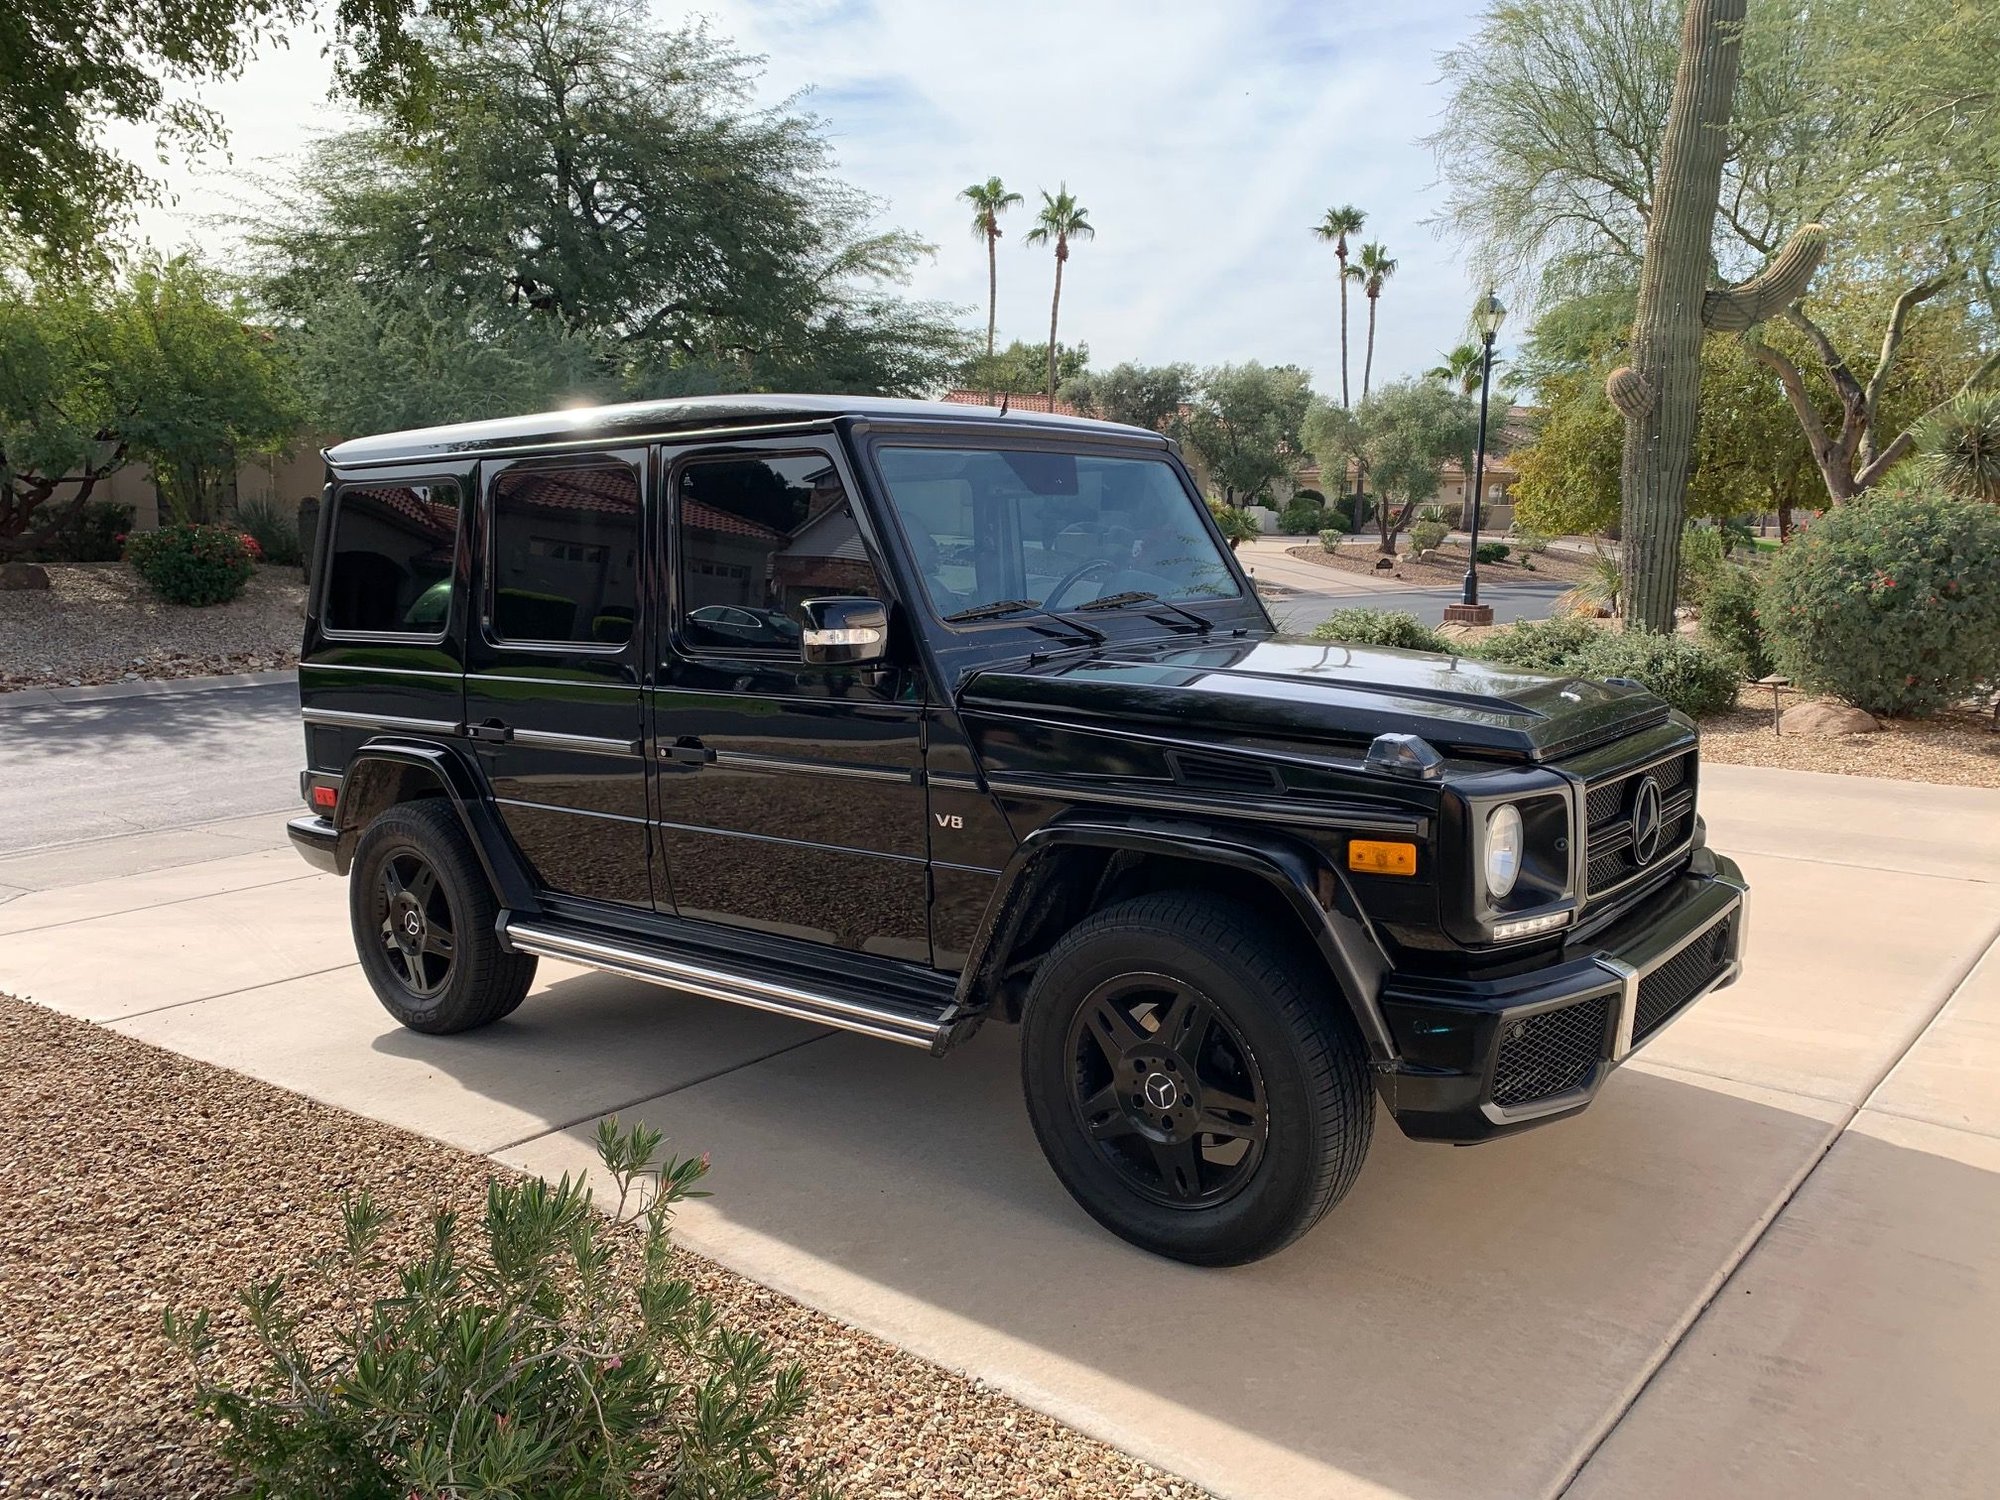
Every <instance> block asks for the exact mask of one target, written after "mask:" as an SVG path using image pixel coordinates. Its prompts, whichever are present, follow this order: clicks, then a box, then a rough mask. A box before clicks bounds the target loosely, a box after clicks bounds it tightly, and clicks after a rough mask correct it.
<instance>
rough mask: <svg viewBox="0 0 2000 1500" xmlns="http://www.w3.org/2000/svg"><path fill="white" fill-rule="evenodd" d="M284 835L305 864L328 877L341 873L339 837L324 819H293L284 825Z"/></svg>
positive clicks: (331, 825)
mask: <svg viewBox="0 0 2000 1500" xmlns="http://www.w3.org/2000/svg"><path fill="white" fill-rule="evenodd" d="M285 834H286V836H287V837H289V838H290V839H291V841H292V847H293V848H294V849H296V850H298V851H299V854H300V855H301V856H302V857H303V858H304V859H305V862H306V863H307V864H309V865H311V866H313V868H315V869H319V870H324V871H326V872H327V873H328V874H329V875H338V874H340V873H341V869H340V861H339V857H338V853H337V851H338V849H339V847H340V835H339V834H338V833H337V832H335V831H334V827H333V824H331V823H329V822H328V821H327V820H326V819H325V818H314V817H305V818H293V819H292V820H291V822H289V823H287V824H286V825H285Z"/></svg>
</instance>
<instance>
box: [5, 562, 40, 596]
mask: <svg viewBox="0 0 2000 1500" xmlns="http://www.w3.org/2000/svg"><path fill="white" fill-rule="evenodd" d="M48 586H49V570H48V569H47V568H44V567H41V566H39V565H38V564H36V563H24V562H10V563H0V589H9V590H13V589H45V588H47V587H48Z"/></svg>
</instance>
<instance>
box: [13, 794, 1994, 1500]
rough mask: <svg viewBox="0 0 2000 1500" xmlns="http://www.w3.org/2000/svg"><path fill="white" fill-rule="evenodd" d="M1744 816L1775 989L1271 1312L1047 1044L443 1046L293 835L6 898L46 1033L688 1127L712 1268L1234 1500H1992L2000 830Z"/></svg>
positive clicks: (152, 849) (546, 967)
mask: <svg viewBox="0 0 2000 1500" xmlns="http://www.w3.org/2000/svg"><path fill="white" fill-rule="evenodd" d="M1704 774H1705V777H1706V779H1707V786H1706V789H1705V791H1704V811H1705V813H1706V815H1707V818H1708V822H1709V826H1710V835H1711V838H1712V839H1713V841H1714V842H1715V843H1716V844H1717V845H1718V846H1719V847H1721V848H1724V849H1726V850H1728V851H1729V852H1731V853H1732V854H1735V855H1737V856H1739V857H1740V858H1741V860H1742V863H1743V865H1744V867H1745V869H1746V871H1747V872H1748V874H1749V875H1750V878H1751V880H1752V882H1753V884H1754V886H1755V891H1754V894H1753V898H1752V908H1751V909H1752V919H1751V941H1750V953H1749V965H1750V966H1749V973H1748V975H1747V976H1746V978H1745V979H1744V980H1743V981H1742V982H1741V983H1740V984H1738V985H1737V986H1735V987H1734V988H1732V989H1729V990H1726V991H1723V992H1721V993H1719V994H1717V995H1714V996H1711V997H1710V998H1709V999H1707V1000H1706V1001H1704V1002H1703V1003H1702V1004H1701V1005H1700V1006H1699V1007H1697V1008H1696V1010H1695V1011H1694V1012H1692V1013H1691V1014H1690V1015H1689V1016H1687V1017H1686V1018H1685V1019H1683V1020H1682V1021H1680V1022H1678V1023H1677V1024H1675V1025H1674V1026H1673V1028H1672V1029H1671V1030H1670V1031H1668V1032H1667V1033H1666V1034H1664V1035H1663V1036H1662V1037H1661V1038H1660V1039H1659V1041H1658V1042H1656V1043H1655V1044H1654V1045H1653V1046H1651V1047H1649V1048H1648V1049H1647V1050H1646V1051H1645V1052H1644V1053H1643V1054H1642V1055H1641V1057H1640V1058H1638V1059H1636V1060H1635V1061H1634V1062H1633V1063H1632V1064H1630V1065H1629V1066H1628V1067H1627V1068H1626V1069H1625V1070H1623V1071H1622V1072H1621V1073H1620V1074H1619V1075H1618V1076H1617V1077H1616V1078H1614V1079H1613V1080H1612V1082H1611V1083H1610V1084H1609V1085H1608V1087H1607V1088H1606V1090H1605V1093H1604V1095H1603V1097H1602V1098H1601V1099H1600V1100H1599V1102H1598V1103H1597V1104H1596V1105H1595V1106H1594V1107H1593V1108H1592V1109H1591V1110H1590V1111H1588V1112H1587V1113H1586V1114H1585V1115H1583V1116H1582V1117H1580V1118H1579V1119H1576V1120H1573V1121H1568V1122H1564V1123H1561V1124H1558V1125H1555V1126H1552V1127H1550V1128H1548V1129H1546V1130H1540V1131H1535V1132H1531V1133H1529V1134H1527V1135H1524V1136H1520V1137H1515V1138H1512V1139H1509V1140H1505V1141H1501V1142H1496V1143H1493V1144H1491V1145H1487V1146H1484V1147H1481V1148H1478V1149H1475V1150H1463V1151H1454V1150H1449V1149H1445V1148H1441V1147H1434V1146H1417V1145H1413V1144H1411V1143H1409V1142H1406V1141H1404V1140H1403V1139H1401V1137H1400V1136H1399V1135H1398V1134H1397V1133H1396V1132H1395V1130H1394V1127H1393V1126H1392V1125H1390V1124H1389V1123H1388V1122H1387V1121H1386V1120H1384V1121H1382V1122H1380V1128H1379V1129H1378V1134H1377V1137H1376V1149H1375V1152H1374V1155H1373V1157H1372V1158H1371V1160H1370V1162H1369V1164H1368V1166H1367V1168H1366V1170H1365V1171H1364V1173H1363V1175H1362V1179H1361V1182H1360V1184H1359V1185H1358V1187H1357V1188H1356V1189H1355V1191H1354V1193H1353V1194H1352V1196H1351V1197H1350V1198H1349V1199H1348V1200H1347V1202H1346V1203H1344V1204H1343V1205H1342V1206H1341V1207H1340V1208H1339V1209H1338V1210H1336V1212H1335V1213H1334V1214H1333V1215H1332V1216H1331V1217H1330V1218H1329V1219H1328V1220H1327V1221H1326V1222H1325V1223H1324V1224H1323V1225H1321V1226H1320V1228H1319V1229H1318V1230H1316V1231H1315V1232H1314V1233H1313V1234H1312V1235H1310V1236H1308V1237H1307V1238H1306V1239H1305V1240H1304V1241H1302V1242H1301V1243H1300V1244H1299V1245H1297V1246H1295V1247H1294V1248H1292V1249H1291V1250H1289V1251H1287V1252H1286V1253H1285V1254H1283V1255H1280V1256H1278V1257H1276V1258H1274V1259H1272V1260H1270V1261H1266V1262H1263V1263H1261V1264H1258V1265H1255V1266H1249V1267H1244V1268H1240V1269H1238V1270H1232V1271H1224V1272H1203V1271H1196V1270H1193V1269H1191V1268H1187V1267H1183V1266H1177V1265H1173V1264H1170V1263H1167V1262H1163V1261H1159V1260H1155V1259H1152V1258H1149V1257H1147V1256H1145V1255H1143V1254H1141V1253H1139V1252H1137V1251H1135V1250H1132V1249H1130V1248H1129V1247H1127V1246H1125V1245H1123V1244H1121V1243H1120V1242H1118V1241H1117V1240H1114V1239H1112V1238H1111V1237H1109V1236H1108V1235H1106V1234H1105V1233H1104V1232H1103V1231H1101V1230H1100V1229H1098V1228H1097V1227H1096V1226H1095V1225H1094V1224H1092V1223H1091V1222H1090V1221H1089V1220H1088V1219H1087V1218H1085V1216H1084V1215H1083V1214H1082V1213H1081V1211H1079V1210H1078V1209H1076V1208H1075V1207H1074V1205H1072V1204H1071V1203H1070V1201H1069V1200H1068V1198H1067V1197H1066V1196H1065V1195H1064V1194H1063V1193H1062V1191H1061V1189H1060V1188H1059V1187H1058V1186H1057V1184H1056V1182H1055V1180H1054V1179H1053V1177H1052V1176H1051V1175H1050V1174H1049V1172H1048V1170H1047V1168H1046V1167H1045V1166H1044V1165H1043V1163H1042V1161H1041V1159H1040V1157H1039V1155H1038V1154H1037V1152H1036V1151H1035V1148H1034V1144H1033V1140H1032V1138H1031V1135H1030V1132H1029V1130H1028V1127H1027V1123H1026V1119H1025V1116H1024V1114H1023V1112H1022V1109H1021V1105H1020V1101H1019V1094H1018V1081H1017V1077H1016V1072H1017V1068H1016V1058H1015V1054H1014V1051H1013V1043H1014V1034H1013V1033H1012V1032H1011V1030H1009V1029H1007V1028H1004V1027H993V1028H989V1029H988V1030H987V1031H985V1032H984V1033H982V1034H981V1035H980V1036H979V1037H978V1038H977V1039H976V1040H975V1042H974V1044H973V1045H971V1046H970V1047H968V1048H967V1049H964V1050H963V1051H961V1052H959V1053H956V1054H953V1055H952V1056H950V1057H947V1058H944V1059H941V1060H933V1059H929V1058H925V1057H922V1056H919V1055H917V1054H915V1053H913V1052H909V1051H906V1050H905V1049H901V1048H895V1047H887V1046H882V1045H880V1044H875V1043H870V1042H868V1041H866V1040H864V1039H861V1038H856V1037H850V1036H845V1035H835V1034H830V1033H826V1032H823V1031H820V1030H818V1029H816V1028H813V1027H810V1026H806V1025H803V1024H800V1023H796V1022H792V1021H788V1020H784V1019H781V1018H778V1017H772V1016H766V1015H762V1014H760V1013H756V1012H751V1011H745V1010H739V1009H734V1008H731V1007H728V1006H721V1005H712V1004H708V1003H706V1002H701V1001H697V1000H693V999H688V998H684V997H681V996H677V995H674V994H671V993H668V992H666V991H662V990H658V989H652V988H648V987H645V986H642V985H637V984H632V983H628V982H626V981H623V980H619V979H616V978H612V977H609V976H604V975H598V974H592V973H587V972H584V971H580V970H577V969H573V968H570V967H567V966H565V965H561V964H555V963H550V962H548V961H546V960H545V961H544V963H543V966H542V969H541V971H540V977H539V980H538V983H537V986H536V992H535V994H534V995H532V996H531V997H530V999H529V1000H528V1002H527V1003H526V1004H525V1005H524V1006H523V1007H522V1008H521V1010H520V1011H518V1012H517V1013H516V1014H515V1015H514V1016H512V1017H511V1018H509V1019H508V1020H507V1021H505V1022H502V1023H500V1024H498V1025H496V1026H493V1027H491V1028H488V1029H487V1030H484V1031H481V1032H475V1033H471V1034H468V1035H466V1036H463V1037H456V1038H448V1037H447V1038H430V1037H422V1036H418V1035H416V1034H414V1033H411V1032H405V1031H402V1030H399V1029H398V1028H396V1027H395V1026H394V1025H393V1024H392V1023H391V1022H390V1021H389V1020H388V1018H387V1016H386V1015H385V1014H384V1013H383V1012H382V1011H381V1010H380V1008H379V1007H378V1006H377V1005H376V1003H375V1001H374V999H373V997H372V996H371V995H370V994H369V992H368V990H367V987H366V985H365V983H364V982H363V981H362V979H361V977H360V974H359V971H358V969H357V968H356V966H355V964H354V955H353V950H352V947H351V945H350V941H349V938H348V932H347V923H346V910H345V898H346V891H345V888H344V885H343V884H342V883H341V882H339V881H336V880H333V879H331V878H330V877H326V876H321V875H318V874H315V873H312V872H311V871H309V870H308V869H307V868H306V867H305V866H304V865H303V864H301V863H300V862H299V861H298V860H297V859H296V858H294V857H293V856H292V855H291V853H290V852H289V850H287V849H284V848H283V847H281V845H282V826H281V825H282V818H279V817H273V818H272V819H270V820H269V822H268V825H260V824H259V823H258V822H257V821H256V820H250V819H244V820H233V821H231V822H229V823H226V824H221V825H216V826H214V827H213V828H196V829H181V830H169V831H166V832H160V833H152V834H147V835H143V836H140V837H138V838H134V839H129V840H128V839H108V840H102V841H99V842H97V843H95V844H91V845H73V846H71V847H70V848H68V849H66V850H63V851H58V852H57V855H56V856H54V857H55V859H56V863H57V864H58V865H59V866H60V867H61V869H60V871H49V870H41V869H40V867H39V866H37V865H36V864H35V861H37V860H38V859H47V858H50V856H38V855H33V854H30V855H24V856H20V857H18V858H17V859H15V860H12V861H0V884H7V883H12V884H14V885H16V886H20V885H22V884H23V883H24V881H25V880H26V879H27V878H30V877H34V878H38V879H40V880H41V881H42V884H40V885H39V886H38V887H37V888H35V889H31V890H27V891H25V893H24V894H21V895H19V896H18V897H16V898H15V899H14V900H12V901H10V902H7V903H6V904H4V905H0V990H5V991H9V992H12V993H15V994H19V995H22V996H23V997H24V998H31V999H35V1000H37V1001H39V1002H40V1003H43V1004H46V1005H51V1006H54V1007H56V1008H58V1009H61V1010H64V1011H68V1012H70V1013H73V1014H76V1015H81V1016H85V1017H88V1018H91V1019H94V1020H96V1021H98V1022H100V1023H101V1024H105V1025H108V1026H111V1027H112V1028H114V1029H116V1030H118V1031H121V1032H124V1033H126V1034H128V1035H132V1036H135V1037H138V1038H141V1039H144V1040H147V1041H150V1042H153V1043H155V1044H157V1045H160V1046H164V1047H167V1048H170V1049H172V1050H175V1051H179V1052H183V1053H186V1054H188V1055H190V1056H195V1057H199V1058H203V1059H205V1060H208V1061H210V1062H215V1063H220V1064H222V1065H224V1066H227V1067H231V1068H236V1069H239V1070H241V1071H243V1072H246V1073H249V1074H252V1075H254V1076H256V1077H259V1078H264V1079H267V1080H269V1081H271V1082H274V1083H278V1084H280V1085H283V1086H285V1087H287V1088H291V1089H294V1090H296V1091H298V1092H301V1093H305V1094H308V1095H310V1096H312V1097H315V1098H320V1099H325V1100H327V1101H329V1102H332V1103H336V1104H340V1105H342V1106H344V1107H346V1108H349V1109H353V1110H357V1111H359V1112H362V1113H365V1114H368V1115H372V1116H374V1117H376V1118H378V1119H382V1120H385V1121H389V1122H391V1123H395V1124H400V1125H404V1126H408V1127H410V1128H413V1129H416V1130H419V1131H422V1132H424V1133H426V1134H428V1135H431V1136H433V1137H435V1138H437V1139H440V1140H444V1141H447V1142H450V1143H452V1144H455V1145H458V1146H461V1147H464V1148H466V1149H470V1150H474V1151H480V1152H486V1153H490V1154H492V1155H494V1156H496V1157H498V1158H499V1159H501V1160H504V1161H507V1162H510V1163H513V1164H516V1165H520V1166H524V1167H528V1168H531V1169H533V1170H537V1171H545V1172H556V1171H560V1170H575V1169H577V1168H580V1167H584V1166H587V1165H588V1164H589V1162H590V1159H591V1151H590V1146H589V1141H588V1136H589V1132H590V1130H591V1128H592V1125H593V1123H594V1121H595V1120H596V1119H597V1118H598V1117H599V1116H600V1115H601V1114H603V1113H606V1112H612V1111H616V1112H619V1113H620V1114H621V1115H622V1116H623V1117H624V1118H625V1119H627V1120H630V1119H634V1118H644V1119H646V1120H649V1121H651V1122H652V1123H653V1124H655V1125H657V1126H659V1127H660V1128H662V1129H664V1130H666V1131H667V1132H668V1133H669V1135H670V1136H671V1137H672V1138H673V1140H674V1142H675V1145H676V1146H677V1147H678V1148H679V1149H681V1150H687V1151H699V1150H708V1151H711V1152H712V1153H713V1156H714V1162H715V1172H714V1177H713V1178H712V1180H711V1183H710V1185H711V1186H712V1187H713V1188H714V1189H715V1192H716V1196H715V1197H714V1198H712V1199H708V1200H704V1201H702V1202H700V1203H697V1204H694V1205H692V1206H690V1207H689V1208H688V1210H687V1211H686V1212H685V1214H684V1216H683V1219H682V1237H683V1238H684V1239H685V1241H686V1242H687V1243H688V1244H689V1245H691V1246H692V1247H693V1248H695V1249H698V1250H700V1251H702V1252H704V1253H706V1254H709V1255H711V1256H713V1257H715V1258H716V1259H718V1260H720V1261H722V1262H724V1263H725V1264H727V1265H729V1266H731V1267H733V1268H735V1269H737V1270H740V1271H743V1272H745V1273H746V1274H748V1275H750V1276H752V1277H754V1278H755V1279H757V1280H759V1281H761V1282H764V1283H766V1284H768V1285H771V1286H774V1287H777V1288H778V1289H780V1290H782V1291H785V1292H788V1293H790V1294H792V1295H794V1296H797V1297H799V1298H800V1299H801V1300H803V1301H805V1302H808V1303H810V1304H812V1305H813V1306H816V1307H819V1308H821V1309H823V1310H825V1311H827V1312H830V1313H832V1314H833V1315H835V1316H836V1317H839V1318H842V1319H844V1320H846V1321H848V1322H851V1323H854V1324H856V1325H858V1326H860V1327H863V1328H866V1329H868V1330H870V1331H872V1332H875V1333H877V1334H880V1335H882V1336H884V1337H887V1338H889V1339H891V1340H893V1341H895V1342H897V1343H899V1344H902V1345H904V1346H906V1347H909V1348H911V1349H913V1350H915V1351H916V1352H918V1353H920V1354H923V1355H926V1356H928V1357H930V1358H931V1359H933V1360H936V1361H938V1362H940V1363H943V1364H946V1365H949V1366H951V1367H953V1368H956V1369H961V1370H965V1371H967V1372H969V1373H971V1374H973V1375H976V1376H979V1377H981V1378H983V1379H986V1380H989V1381H991V1382H993V1383H994V1384H996V1385H998V1386H1000V1387H1002V1388H1003V1389H1005V1390H1007V1391H1008V1392H1010V1393H1012V1394H1014V1395H1017V1396H1019V1397H1021V1398H1022V1399H1024V1400H1026V1401H1028V1402H1029V1403H1031V1404H1033V1405H1035V1406H1038V1407H1040V1408H1042V1409H1044V1410H1047V1411H1049V1412H1051V1413H1053V1414H1054V1415H1056V1416H1059V1417H1061V1418H1064V1419H1065V1420H1068V1421H1070V1422H1072V1423H1074V1424H1075V1425H1077V1426H1079V1427H1081V1428H1083V1429H1085V1430H1086V1431H1089V1432H1091V1433H1093V1434H1095V1435H1098V1436H1101V1437H1105V1438H1108V1439H1109V1440H1111V1441H1113V1442H1115V1443H1117V1444H1118V1445H1120V1446H1121V1447H1124V1448H1126V1449H1128V1450H1129V1451H1132V1452H1134V1453H1137V1454H1139V1455H1140V1456H1142V1457H1145V1458H1147V1459H1149V1460H1151V1461H1153V1462H1155V1463H1158V1464H1160V1465H1162V1466H1163V1467H1166V1468H1169V1469H1173V1470H1176V1471H1178V1472H1180V1473H1183V1474H1186V1475H1188V1476H1189V1477H1191V1478H1194V1479H1197V1480H1199V1481H1200V1482H1202V1483H1204V1484H1206V1485H1208V1486H1210V1487H1211V1488H1213V1489H1214V1490H1216V1491H1217V1492H1218V1493H1220V1494H1223V1495H1226V1496H1242V1497H1253V1496H1254V1497H1266V1496H1268V1497H1280V1496H1282V1497H1287V1500H1290V1497H1302V1496H1339V1497H1347V1496H1355V1497H1360V1496H1369V1497H1381V1496H1389V1495H1400V1496H1408V1497H1420V1500H1460V1497H1463V1500H1499V1497H1516V1496H1519V1497H1548V1496H1556V1495H1568V1496H1572V1497H1592V1500H1597V1497H1611V1496H1616V1497H1620V1500H1624V1497H1633V1496H1638V1497H1652V1496H1658V1497H1662V1500H1666V1497H1678V1496H1685V1495H1729V1496H1734V1495H1745V1496H1758V1497H1789V1496H1798V1497H1812V1500H1821V1497H1829V1496H1854V1497H1861V1496H1869V1497H1875V1496H1879V1495H1883V1494H1890V1493H1894V1494H1910V1495H1923V1496H1926V1497H1927V1500H1935V1497H1944V1496H1958V1495H1963V1496H1974V1495H1980V1496H1984V1495H1990V1494H1991V1493H1993V1491H1994V1488H1995V1482H1996V1476H2000V1340H1996V1339H1995V1338H1994V1337H1993V1330H1994V1329H1995V1328H1996V1327H2000V953H1996V952H1994V951H1993V950H1994V944H1995V940H1996V937H2000V837H1996V835H1995V832H1994V830H1995V829H1996V828H2000V792H1991V791H1978V790H1965V789H1957V788H1946V787H1931V786H1922V785H1916V784H1911V783H1885V782H1875V781H1868V780H1864V779H1861V778H1848V777H1828V776H1819V775H1815V774H1812V773H1804V772H1784V771H1768V770H1759V769H1754V768H1738V767H1729V766H1711V767H1708V768H1706V770H1705V773H1704ZM175 861H178V862H175ZM93 864H94V865H95V868H96V869H97V870H98V871H99V872H101V873H100V875H99V878H89V877H90V875H91V867H92V865H93ZM134 870H137V871H140V872H141V873H126V872H129V871H134ZM38 871H39V873H38ZM52 877H55V878H52ZM69 877H76V878H73V879H72V878H69Z"/></svg>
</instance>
